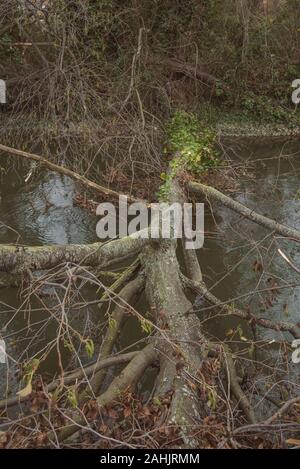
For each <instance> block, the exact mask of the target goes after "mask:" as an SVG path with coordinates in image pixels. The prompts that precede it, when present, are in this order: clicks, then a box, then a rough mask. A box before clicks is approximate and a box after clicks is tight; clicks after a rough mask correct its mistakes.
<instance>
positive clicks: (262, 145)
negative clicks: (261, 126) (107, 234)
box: [0, 140, 300, 395]
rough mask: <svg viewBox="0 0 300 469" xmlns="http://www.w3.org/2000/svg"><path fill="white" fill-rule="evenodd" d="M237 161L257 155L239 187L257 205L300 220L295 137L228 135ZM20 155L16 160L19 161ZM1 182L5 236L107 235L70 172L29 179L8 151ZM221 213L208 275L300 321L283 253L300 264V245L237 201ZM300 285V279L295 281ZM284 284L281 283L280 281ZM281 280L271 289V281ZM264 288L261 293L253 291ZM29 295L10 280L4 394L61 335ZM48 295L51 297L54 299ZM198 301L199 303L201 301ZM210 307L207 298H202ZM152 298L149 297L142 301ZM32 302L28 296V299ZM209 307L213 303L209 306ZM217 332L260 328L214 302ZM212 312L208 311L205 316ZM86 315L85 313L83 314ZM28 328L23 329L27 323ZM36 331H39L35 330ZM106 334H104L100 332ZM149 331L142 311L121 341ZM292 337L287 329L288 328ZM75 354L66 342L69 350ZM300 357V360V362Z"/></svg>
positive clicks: (23, 240) (277, 314)
mask: <svg viewBox="0 0 300 469" xmlns="http://www.w3.org/2000/svg"><path fill="white" fill-rule="evenodd" d="M224 147H225V148H226V149H227V151H228V153H229V154H230V156H231V157H233V159H234V162H235V165H237V169H238V166H239V165H240V166H242V165H244V164H245V162H247V163H248V170H247V171H245V174H244V175H243V174H241V172H240V171H239V173H238V174H239V181H240V183H239V187H238V189H237V190H236V191H235V192H233V193H232V196H233V197H234V198H235V199H236V200H237V201H240V202H242V203H244V204H245V205H247V206H248V207H250V208H253V209H255V210H257V211H258V212H260V213H262V214H265V215H268V216H269V217H271V218H274V219H276V220H278V221H280V222H281V223H286V224H289V225H291V226H294V227H296V228H298V229H300V211H299V200H300V184H299V182H300V179H299V172H300V146H299V142H296V141H290V142H282V141H274V140H273V141H254V140H248V141H247V140H245V141H239V142H238V143H236V142H234V143H232V142H224ZM14 161H15V160H14ZM0 167H1V168H0V169H1V186H0V242H1V243H16V242H18V243H20V244H29V245H42V244H67V243H89V242H94V241H96V240H97V238H96V232H95V225H96V221H97V220H96V217H95V216H94V215H92V214H90V213H89V212H88V211H86V210H84V209H82V208H80V207H78V206H76V205H74V202H73V196H74V192H75V191H76V185H75V183H74V182H73V181H72V180H71V179H69V178H67V177H64V176H60V175H57V174H54V173H51V172H43V173H42V174H35V173H33V175H32V176H31V178H30V179H29V181H28V182H27V183H26V182H25V179H26V175H27V172H28V170H29V166H26V168H23V167H22V166H20V165H19V164H17V165H15V164H10V161H9V157H7V158H6V157H3V156H2V157H1V159H0ZM216 208H217V210H216V212H215V216H214V217H212V216H211V215H210V211H209V208H208V206H207V210H206V211H207V214H206V220H205V224H206V231H208V232H209V233H210V235H209V236H207V237H206V240H205V244H204V248H203V249H202V250H201V251H200V252H199V259H200V262H201V266H202V269H203V273H204V277H205V280H206V282H207V284H208V285H209V286H210V287H212V288H213V292H214V293H215V294H216V296H218V297H219V298H221V299H222V300H224V301H227V300H228V301H229V302H230V301H232V300H233V299H236V301H237V303H238V304H239V305H240V306H242V307H243V308H247V309H249V310H250V311H251V312H252V313H253V314H256V315H260V316H264V317H268V318H270V319H274V320H289V321H291V322H296V323H297V322H300V286H299V285H300V274H298V273H296V272H295V270H293V269H292V268H291V267H290V266H289V265H288V264H287V262H286V261H285V260H284V259H283V258H282V257H281V256H280V255H279V253H278V248H279V249H281V250H282V252H284V253H285V254H286V255H287V256H288V257H289V258H290V259H291V260H292V262H293V263H294V264H295V265H296V266H298V267H299V268H300V249H299V244H297V243H296V242H293V241H286V240H283V239H281V238H280V237H279V236H275V238H274V237H273V236H270V235H269V233H268V232H267V231H266V230H264V229H263V228H262V227H259V226H258V225H255V224H253V223H250V222H248V221H245V220H242V219H241V217H240V216H239V215H237V214H235V213H233V212H232V211H230V210H229V209H226V208H224V207H222V206H217V207H216ZM291 285H292V286H291ZM277 286H278V291H276V290H274V288H275V287H277ZM270 288H271V290H270ZM253 292H256V294H253ZM82 295H83V297H84V298H85V299H86V301H87V302H88V301H92V300H95V299H97V294H96V292H95V289H93V288H91V287H88V286H86V287H84V289H83V294H82ZM22 301H23V299H22V298H21V296H20V293H19V290H18V289H14V288H2V289H0V331H1V335H2V336H3V337H4V338H5V340H6V347H7V353H8V355H9V357H10V359H9V370H8V369H7V366H6V365H1V364H0V394H2V395H4V394H6V393H7V391H8V390H9V391H10V392H13V391H14V390H15V389H16V388H17V387H18V388H19V384H18V376H17V375H16V374H15V372H14V371H15V370H14V368H15V367H14V360H16V361H19V360H20V359H21V360H26V359H28V356H30V355H31V354H32V352H34V351H37V350H39V349H40V348H41V347H42V346H43V345H44V344H45V343H47V341H48V340H50V339H51V340H52V339H53V338H55V335H56V328H57V325H56V324H55V323H53V322H51V321H49V322H46V321H45V324H44V327H43V328H42V329H40V328H39V326H38V328H37V329H35V326H34V323H38V322H39V321H43V320H45V319H46V317H47V314H46V313H45V312H43V310H42V308H41V303H40V302H39V301H38V300H37V301H35V300H33V301H32V305H31V312H30V320H29V318H28V311H27V313H26V314H24V312H23V310H24V308H25V306H24V305H23V306H22V307H21V311H20V312H19V313H18V314H17V315H15V312H16V310H17V309H18V308H20V305H22ZM45 301H46V303H47V301H50V303H51V300H45ZM196 303H197V302H196ZM198 303H199V305H200V307H199V309H200V308H202V307H203V304H202V302H201V299H200V301H199V302H198ZM142 307H145V305H143V304H142ZM26 308H27V310H28V305H26ZM205 311H207V312H205ZM199 314H201V318H202V319H203V318H205V319H204V324H205V327H207V330H208V332H209V333H210V334H211V335H212V336H213V337H216V338H220V339H223V338H225V337H226V338H227V339H228V338H230V337H232V338H233V341H234V338H236V331H237V330H238V334H239V338H241V337H242V338H243V340H247V337H249V336H250V334H251V333H250V331H249V328H248V326H247V325H245V324H243V323H241V322H240V321H238V320H235V319H231V320H229V319H228V318H226V319H224V318H222V317H219V316H217V317H214V318H213V319H209V317H210V316H211V315H214V311H213V310H209V309H208V310H207V309H206V310H205V309H204V312H203V311H202V312H201V311H200V312H199ZM203 314H205V316H203ZM83 316H84V317H83ZM103 319H104V318H103V313H102V314H100V313H99V309H98V308H97V306H96V305H91V306H87V307H86V308H85V309H84V310H81V313H80V314H77V316H76V317H75V319H74V321H75V322H76V324H77V326H78V327H79V328H80V327H82V328H84V329H85V330H86V328H88V327H90V328H91V334H92V333H94V331H93V328H94V327H95V324H96V325H100V326H101V324H102V321H103ZM29 321H30V324H33V326H32V331H33V332H34V331H35V330H36V331H38V332H37V333H36V335H34V340H33V341H32V339H30V338H29V336H27V335H26V332H24V331H25V328H26V327H27V325H28V323H29ZM18 331H20V332H18ZM32 331H31V336H32ZM99 336H101V334H100V333H98V335H97V333H96V335H95V337H96V338H97V337H98V339H99ZM141 337H142V332H141V328H140V325H139V324H138V322H137V321H135V320H130V321H129V323H128V324H127V326H126V328H125V331H124V334H123V337H122V338H121V343H120V344H119V347H120V348H122V347H125V346H126V345H128V344H130V343H132V342H135V341H137V340H139V338H141ZM285 337H286V336H285ZM282 338H283V335H282V334H281V333H279V332H278V333H277V332H274V331H269V330H260V331H259V339H262V340H267V341H271V340H273V339H275V340H281V339H282ZM63 358H64V359H65V360H66V361H67V359H68V358H69V356H68V352H67V351H65V355H64V357H63ZM298 366H300V365H298ZM42 369H43V370H44V371H45V372H46V373H49V374H53V373H54V371H55V370H56V369H57V355H56V354H55V353H52V354H50V356H49V358H48V359H47V361H46V362H45V363H44V364H43V367H42Z"/></svg>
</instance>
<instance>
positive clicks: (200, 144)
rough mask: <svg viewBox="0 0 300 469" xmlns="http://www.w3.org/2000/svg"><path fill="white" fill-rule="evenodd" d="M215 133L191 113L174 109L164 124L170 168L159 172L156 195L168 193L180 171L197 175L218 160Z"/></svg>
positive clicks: (163, 197)
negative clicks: (174, 111)
mask: <svg viewBox="0 0 300 469" xmlns="http://www.w3.org/2000/svg"><path fill="white" fill-rule="evenodd" d="M215 143H216V134H215V132H214V131H213V130H212V129H210V128H207V127H203V123H202V122H201V121H200V120H199V119H198V118H197V117H196V116H195V115H194V114H191V113H187V112H184V111H177V112H176V113H175V114H174V116H173V117H172V119H171V120H170V122H169V123H168V125H167V145H166V147H165V149H164V154H165V155H169V154H170V155H172V161H171V162H170V170H169V171H168V173H162V174H161V176H160V177H161V179H162V180H163V184H162V185H161V187H160V190H159V193H158V196H159V198H160V199H162V200H164V199H166V198H167V197H168V194H169V192H170V187H171V183H172V179H173V178H174V177H175V176H176V175H177V174H178V172H179V171H186V172H188V173H190V174H192V175H196V176H197V175H198V176H199V175H200V174H201V173H203V171H205V170H207V169H209V168H212V167H214V166H216V165H217V164H218V162H219V161H218V158H217V155H216V149H215Z"/></svg>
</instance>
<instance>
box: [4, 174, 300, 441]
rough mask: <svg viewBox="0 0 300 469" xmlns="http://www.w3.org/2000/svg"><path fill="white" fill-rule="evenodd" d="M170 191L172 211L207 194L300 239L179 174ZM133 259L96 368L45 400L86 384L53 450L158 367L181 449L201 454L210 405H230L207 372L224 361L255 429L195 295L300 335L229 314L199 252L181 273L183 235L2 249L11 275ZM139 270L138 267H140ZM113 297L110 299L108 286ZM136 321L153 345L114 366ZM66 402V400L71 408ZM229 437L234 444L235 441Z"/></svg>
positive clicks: (53, 435) (57, 428)
mask: <svg viewBox="0 0 300 469" xmlns="http://www.w3.org/2000/svg"><path fill="white" fill-rule="evenodd" d="M168 188H169V191H168V199H167V200H168V202H170V203H172V202H174V201H179V202H180V203H182V202H183V201H184V200H185V197H186V193H187V192H188V191H192V192H196V193H198V194H199V193H201V194H202V195H205V196H207V197H212V198H214V199H216V200H218V201H219V202H221V203H223V204H224V205H225V206H227V207H229V208H232V209H233V210H235V211H237V212H238V213H240V214H241V215H243V216H245V217H247V218H248V219H250V220H251V221H253V222H256V223H259V224H261V225H262V226H264V227H265V228H268V229H270V230H271V231H272V232H277V233H280V234H281V235H283V236H286V237H289V238H293V239H296V240H300V233H299V231H298V230H296V229H293V228H289V227H286V226H284V225H280V224H278V223H277V222H275V221H274V220H270V219H268V218H267V217H263V216H262V215H259V214H257V213H255V212H254V211H252V210H250V209H248V208H247V207H244V206H243V205H241V204H239V203H237V202H235V201H233V200H232V199H230V198H229V197H227V196H225V195H223V194H221V193H220V192H218V191H217V190H216V189H214V188H211V187H208V186H204V185H203V184H200V183H195V182H190V181H189V182H188V183H187V187H186V186H183V185H182V182H181V179H180V178H179V173H178V174H174V173H172V178H171V184H169V187H168ZM186 189H187V190H186ZM173 232H174V226H173V227H172V233H173ZM173 234H174V233H173ZM134 256H135V257H138V261H137V260H135V261H134V264H133V265H134V268H132V269H129V274H128V270H127V271H125V272H124V274H123V276H122V279H123V280H121V281H119V282H117V285H116V286H115V287H114V288H113V290H116V289H118V287H121V286H122V287H123V288H122V290H121V291H120V292H118V293H115V291H114V294H115V295H116V297H117V300H118V302H117V304H116V305H115V307H114V310H113V312H112V314H111V315H110V317H109V320H108V326H107V330H106V333H105V335H104V338H103V340H102V345H101V347H100V351H99V356H98V360H97V362H96V363H95V364H93V365H92V366H91V367H89V368H83V369H82V371H79V372H74V373H71V374H70V375H69V376H68V375H66V376H63V375H62V376H61V377H60V379H59V380H58V381H55V382H54V383H51V384H50V385H49V386H47V387H46V389H45V390H46V393H49V392H50V391H52V390H53V391H54V390H55V389H59V387H60V384H63V385H69V384H70V383H71V382H74V380H78V379H79V382H77V385H76V405H75V406H74V405H73V407H75V410H74V409H73V410H72V418H69V417H68V418H67V420H70V421H71V422H68V423H66V421H64V423H63V424H61V423H60V424H54V428H52V430H51V431H50V432H47V439H46V441H47V444H53V445H56V444H57V442H58V444H62V443H63V442H64V441H65V440H67V439H68V438H69V437H70V436H71V435H73V434H74V433H76V432H77V431H78V430H84V429H85V430H86V431H88V430H89V429H90V428H91V425H93V424H96V422H97V418H98V416H99V413H97V416H96V417H94V418H92V419H90V423H89V424H88V423H87V422H88V417H87V416H86V415H85V411H86V409H87V408H88V405H89V402H91V401H93V402H94V403H96V406H97V409H98V412H100V413H101V411H102V410H103V409H105V408H106V407H107V406H109V405H113V404H114V403H118V402H119V401H120V399H121V398H122V396H125V395H126V393H128V392H130V393H132V392H134V390H135V389H136V385H137V384H138V383H139V380H140V379H141V378H142V376H143V375H144V374H145V373H146V371H147V369H148V368H149V367H150V366H154V367H155V368H156V369H157V378H156V380H155V384H154V386H153V390H152V396H153V399H155V402H156V403H157V405H158V406H160V407H163V405H162V402H164V399H165V397H166V396H168V405H167V411H166V412H165V411H164V412H163V413H162V415H161V418H160V420H159V425H160V427H161V426H163V427H164V428H167V429H170V428H173V429H175V430H176V445H177V446H182V447H195V448H197V447H199V445H200V446H201V442H200V441H199V437H198V433H199V428H200V427H201V426H203V422H204V421H205V419H206V418H207V417H208V415H209V412H210V409H209V408H208V407H207V402H208V401H209V402H211V406H213V407H214V406H215V405H216V400H217V399H219V401H220V405H222V402H224V400H226V396H225V397H224V390H222V386H220V384H219V385H217V381H218V380H217V379H216V378H210V379H209V380H206V379H205V368H206V367H207V366H208V364H209V365H210V366H212V362H210V360H212V361H215V360H218V364H219V371H220V377H219V378H220V380H221V378H222V377H223V378H225V380H226V375H227V382H228V386H229V389H230V390H231V391H232V394H233V395H234V397H235V400H236V402H237V405H238V406H239V407H240V409H241V410H242V411H243V414H244V417H245V419H246V421H248V423H249V424H253V425H254V424H256V423H257V416H256V415H255V411H254V407H253V405H252V404H251V401H250V399H249V397H247V396H246V393H245V391H244V390H243V389H242V386H241V384H240V381H239V376H238V372H237V370H236V367H235V360H234V359H233V357H232V355H231V351H230V350H229V349H228V348H222V346H220V344H217V343H213V342H211V339H209V338H208V337H207V336H206V334H205V332H204V330H203V328H202V325H201V321H200V318H201V316H198V315H197V314H195V311H194V310H193V305H192V302H191V299H189V297H188V294H187V290H193V291H194V292H196V293H198V294H199V293H200V294H201V295H202V296H203V298H204V299H205V300H207V301H209V302H210V303H211V304H213V305H214V306H216V307H217V308H218V309H219V310H221V311H223V312H225V313H226V314H228V315H234V316H237V317H239V318H241V319H243V320H246V321H248V322H249V323H255V324H256V325H257V326H262V327H265V328H270V329H273V330H281V331H287V332H290V333H291V334H292V335H293V336H294V337H296V338H299V337H300V333H299V327H298V326H297V325H293V324H289V323H284V322H280V323H274V322H272V321H271V320H269V319H264V318H258V317H256V316H254V315H252V314H250V313H248V312H243V311H242V310H240V309H239V308H237V307H235V306H233V305H230V307H229V306H226V305H225V306H224V305H223V303H222V301H220V300H219V299H218V298H216V297H215V296H214V295H212V293H211V292H210V291H209V290H208V288H207V287H206V285H205V283H204V282H203V279H202V274H201V268H200V266H199V263H198V259H197V256H196V253H195V252H194V251H193V250H187V251H185V252H184V256H183V257H184V263H185V270H186V273H187V275H188V277H189V278H188V277H186V276H185V275H183V274H182V266H181V265H180V263H179V260H178V252H177V240H176V239H175V238H174V236H171V239H162V238H160V239H156V240H151V239H150V240H148V239H142V238H141V237H140V233H139V232H137V233H135V234H134V235H131V236H128V237H126V238H123V239H120V240H112V241H109V242H107V243H94V244H92V245H66V246H38V247H32V246H13V245H1V246H0V271H2V272H9V273H11V272H27V271H29V272H31V271H34V270H35V271H45V270H48V269H53V268H55V267H59V266H62V265H63V266H64V265H67V264H68V263H70V264H72V268H74V266H75V269H73V272H72V273H73V274H74V275H76V268H79V267H82V266H92V267H97V268H101V269H106V268H108V267H110V266H113V265H117V264H118V263H120V261H124V260H128V259H131V258H132V257H134ZM137 266H138V267H139V269H136V267H137ZM132 278H133V279H132ZM144 287H145V292H146V297H147V301H148V305H149V308H150V311H151V317H150V318H145V317H143V315H141V313H139V312H138V311H136V310H135V309H134V304H135V303H136V301H137V299H138V298H139V296H140V294H141V291H142V290H143V288H144ZM105 296H106V297H108V298H109V297H110V295H109V288H108V290H107V292H106V293H105ZM128 314H129V315H130V314H131V315H134V316H135V317H136V318H137V319H138V320H139V321H140V322H142V323H143V325H144V328H145V329H146V330H147V331H148V338H147V342H148V343H147V345H146V346H144V347H143V348H142V349H141V350H139V351H135V352H134V353H131V354H127V355H126V356H122V355H120V358H119V362H118V356H116V357H111V358H110V356H111V354H112V353H113V351H114V347H115V344H116V341H117V338H118V335H119V333H120V330H121V329H122V325H123V322H124V318H125V316H126V315H128ZM200 315H201V311H200ZM63 321H65V320H63ZM127 360H129V363H128V364H127V366H126V367H125V368H124V369H123V370H122V371H121V372H120V374H117V375H116V376H115V377H114V378H113V379H112V381H111V382H110V383H109V384H108V385H107V384H106V386H105V385H104V381H105V372H104V370H105V368H106V367H107V366H110V365H114V364H117V363H124V362H127ZM82 376H84V377H85V378H86V377H87V376H91V380H90V381H89V382H88V384H87V383H86V381H85V382H84V383H82V381H80V379H81V377H82ZM31 377H32V375H31ZM219 378H218V379H219ZM82 385H83V388H82ZM222 396H223V397H222ZM27 398H28V396H23V397H22V399H18V398H10V399H7V400H4V401H2V402H1V403H0V408H5V407H9V406H11V405H14V403H20V402H24V401H26V400H27ZM73 401H74V399H73ZM67 402H68V401H67V400H66V401H65V404H64V405H65V406H66V404H67ZM76 411H77V412H76ZM74 412H75V414H76V415H75V416H74ZM278 416H280V415H279V414H278ZM52 427H53V424H52ZM168 431H169V430H168ZM227 436H228V438H229V441H230V439H231V438H232V435H231V434H229V435H227Z"/></svg>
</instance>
